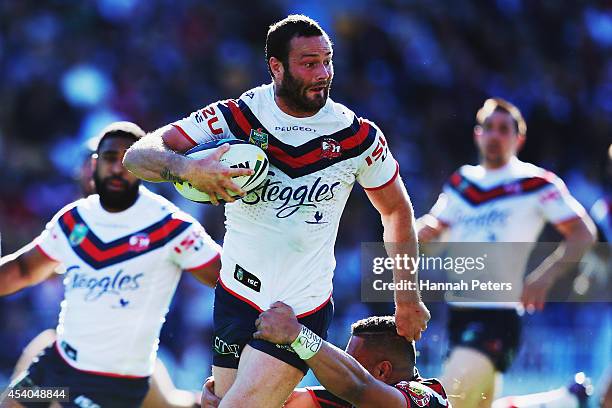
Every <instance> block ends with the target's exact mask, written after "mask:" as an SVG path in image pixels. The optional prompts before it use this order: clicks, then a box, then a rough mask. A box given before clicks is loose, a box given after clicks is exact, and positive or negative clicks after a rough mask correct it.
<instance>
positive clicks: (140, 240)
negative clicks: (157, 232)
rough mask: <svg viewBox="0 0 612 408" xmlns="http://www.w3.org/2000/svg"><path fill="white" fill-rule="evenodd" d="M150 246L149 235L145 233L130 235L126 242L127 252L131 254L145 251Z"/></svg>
mask: <svg viewBox="0 0 612 408" xmlns="http://www.w3.org/2000/svg"><path fill="white" fill-rule="evenodd" d="M150 244H151V239H150V238H149V234H145V233H140V234H135V235H132V236H131V237H130V240H129V242H128V245H129V250H130V251H132V252H141V251H146V250H147V248H149V245H150Z"/></svg>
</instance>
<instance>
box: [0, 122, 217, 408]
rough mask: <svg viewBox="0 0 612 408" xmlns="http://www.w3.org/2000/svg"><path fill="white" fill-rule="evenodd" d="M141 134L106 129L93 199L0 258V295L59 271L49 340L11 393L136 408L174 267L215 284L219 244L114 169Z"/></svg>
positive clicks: (121, 126)
mask: <svg viewBox="0 0 612 408" xmlns="http://www.w3.org/2000/svg"><path fill="white" fill-rule="evenodd" d="M142 136H144V132H143V131H142V130H141V129H140V128H139V127H138V126H136V125H134V124H132V123H128V122H117V123H114V124H112V125H110V126H109V127H107V128H106V129H104V130H103V131H102V137H101V139H100V142H99V145H98V149H97V152H96V153H97V157H96V158H95V159H94V160H93V165H94V166H95V170H94V181H95V184H96V190H97V191H98V193H99V194H96V195H90V196H89V197H87V198H84V199H80V200H78V201H76V202H74V203H72V204H69V205H68V206H66V207H64V208H63V209H62V210H60V211H59V212H58V213H57V215H56V216H55V217H54V218H53V219H52V221H51V222H50V223H49V224H47V228H46V229H45V231H44V232H43V233H42V234H41V235H40V236H39V237H37V238H36V239H35V240H34V241H32V242H31V243H30V244H28V245H26V246H25V247H23V248H22V249H20V250H19V251H17V252H15V253H14V254H11V255H7V256H5V257H3V258H2V259H1V261H0V295H7V294H10V293H14V292H16V291H18V290H20V289H22V288H24V287H27V286H31V285H35V284H37V283H39V282H41V281H43V280H45V279H46V278H48V277H49V276H50V275H52V274H53V273H54V271H55V270H56V269H57V268H58V267H60V266H61V267H62V268H64V269H65V271H66V276H65V278H64V285H65V288H66V294H65V300H64V301H63V302H62V311H61V313H60V318H59V324H58V327H57V340H56V342H55V343H54V345H53V346H51V347H49V348H47V349H46V350H45V352H44V354H43V355H41V356H40V357H39V358H38V361H35V362H34V363H33V364H32V365H31V366H30V368H29V369H28V370H27V371H25V372H24V373H23V374H22V375H21V376H19V377H17V379H16V380H15V381H13V383H12V384H11V387H12V388H20V387H32V386H40V387H60V386H61V387H69V388H70V402H69V403H63V405H64V406H75V405H78V404H81V405H83V404H85V403H86V402H89V403H90V404H97V406H112V407H124V406H125V407H133V406H139V405H140V403H141V402H142V399H143V398H144V396H145V394H146V392H147V389H148V377H149V375H150V374H151V373H152V371H153V366H154V363H155V356H156V352H157V345H158V342H159V340H158V336H159V331H160V329H161V325H162V323H163V318H164V316H165V314H166V312H167V310H168V306H169V303H170V299H171V297H172V294H173V293H174V290H175V289H176V285H177V283H178V280H179V278H180V272H181V270H188V271H190V272H192V273H193V274H194V276H196V277H197V278H198V279H200V280H201V281H203V282H204V283H206V284H208V285H209V286H214V284H215V281H216V277H217V276H218V271H219V269H220V256H219V252H220V248H219V247H218V245H216V244H215V243H214V242H213V241H212V240H211V239H210V237H209V236H208V235H207V234H206V232H205V231H204V229H203V228H202V226H201V225H200V224H199V223H198V222H197V221H195V220H194V219H193V218H191V217H190V216H188V215H187V214H185V213H183V212H181V211H180V210H179V209H178V208H176V207H175V206H174V205H173V204H172V203H170V202H169V201H167V200H165V199H164V198H163V197H161V196H158V195H156V194H153V193H151V192H150V191H148V190H146V189H145V188H144V187H142V186H140V181H139V180H138V179H137V178H136V177H134V176H133V175H131V174H130V173H129V172H128V171H127V170H126V169H125V168H124V167H123V165H122V159H123V155H124V153H125V151H126V150H127V149H128V148H129V146H130V145H132V144H133V143H134V142H135V141H136V140H138V139H139V138H140V137H142ZM91 406H94V405H91Z"/></svg>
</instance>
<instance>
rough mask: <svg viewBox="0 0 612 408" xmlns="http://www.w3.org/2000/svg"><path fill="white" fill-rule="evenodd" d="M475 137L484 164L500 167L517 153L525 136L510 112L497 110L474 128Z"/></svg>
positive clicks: (490, 166)
mask: <svg viewBox="0 0 612 408" xmlns="http://www.w3.org/2000/svg"><path fill="white" fill-rule="evenodd" d="M474 139H475V141H476V145H477V146H478V150H479V151H480V156H481V158H482V160H483V161H484V164H485V165H486V166H487V167H489V168H498V167H501V166H503V165H505V164H506V163H508V161H509V160H510V159H511V158H512V157H513V156H515V155H516V153H517V152H518V150H519V149H520V147H521V146H522V144H523V142H524V140H525V138H524V136H522V135H519V134H518V133H517V131H516V127H515V125H514V120H513V119H512V116H511V115H510V114H509V113H506V112H499V111H495V112H493V113H492V114H491V115H489V116H488V117H487V118H486V119H485V121H484V123H483V125H482V126H477V127H476V128H475V129H474Z"/></svg>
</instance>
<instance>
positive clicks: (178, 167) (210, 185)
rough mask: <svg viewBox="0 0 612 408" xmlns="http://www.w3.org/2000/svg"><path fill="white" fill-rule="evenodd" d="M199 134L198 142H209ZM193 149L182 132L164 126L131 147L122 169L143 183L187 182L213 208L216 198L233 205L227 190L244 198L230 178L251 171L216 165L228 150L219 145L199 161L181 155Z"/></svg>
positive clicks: (193, 142) (250, 171)
mask: <svg viewBox="0 0 612 408" xmlns="http://www.w3.org/2000/svg"><path fill="white" fill-rule="evenodd" d="M185 120H189V119H185ZM193 129H194V130H192V132H198V130H197V129H198V128H197V127H193ZM199 132H201V134H200V138H199V139H201V140H203V141H210V139H209V140H206V137H207V136H208V135H207V134H206V133H205V132H203V131H201V130H199ZM192 134H193V133H192ZM194 137H195V136H194ZM195 145H196V142H195V141H194V140H193V139H192V138H188V137H187V136H186V134H185V133H184V131H183V132H181V128H180V127H178V126H176V125H174V124H172V125H166V126H164V127H162V128H160V129H158V130H156V131H154V132H153V133H149V134H147V135H146V136H145V137H143V138H142V139H141V140H139V141H137V142H136V143H134V144H133V145H132V146H131V147H130V148H129V149H128V150H127V152H126V153H125V156H124V158H123V165H124V166H125V167H126V168H127V169H128V170H129V171H131V172H132V173H134V174H135V175H136V176H138V177H139V178H141V179H143V180H147V181H153V182H163V181H169V182H183V181H187V182H189V183H191V185H192V186H193V187H195V188H196V189H198V190H200V191H202V192H204V193H207V194H208V195H210V197H211V201H212V203H213V204H215V205H216V204H218V201H217V199H216V196H217V194H218V195H219V196H220V197H221V198H222V199H223V200H225V201H226V202H233V201H235V200H234V199H233V198H232V197H231V196H230V195H229V194H228V192H227V190H232V191H237V192H238V193H240V194H241V195H244V191H242V190H241V189H240V188H239V187H238V186H237V185H236V184H235V183H234V182H233V181H232V179H231V178H232V177H235V176H244V175H250V174H252V170H250V169H231V168H229V167H227V166H224V165H222V164H221V163H220V162H219V160H220V159H221V156H223V154H224V153H225V152H227V151H228V150H229V149H230V146H229V145H227V144H225V145H222V146H220V147H218V148H217V149H216V150H215V151H214V152H213V153H211V154H210V155H209V156H207V157H205V158H203V159H199V160H194V159H190V158H188V157H185V156H183V155H182V154H180V153H184V152H186V151H187V150H189V149H190V148H191V147H193V146H195Z"/></svg>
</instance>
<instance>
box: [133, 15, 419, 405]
mask: <svg viewBox="0 0 612 408" xmlns="http://www.w3.org/2000/svg"><path fill="white" fill-rule="evenodd" d="M266 60H267V63H268V68H269V72H270V75H271V76H272V83H270V84H268V85H263V86H260V87H257V88H254V89H252V90H249V91H247V92H245V93H244V94H242V96H240V98H238V99H229V100H225V101H221V102H215V103H212V104H210V105H208V106H207V107H205V108H203V109H200V110H198V111H196V112H193V113H192V114H191V116H189V117H188V118H185V119H183V120H179V121H178V122H175V123H173V124H171V125H168V126H165V127H163V128H161V129H159V130H157V131H156V132H154V133H152V134H150V135H147V137H145V138H143V139H142V140H141V141H139V142H138V143H136V144H135V145H134V146H133V147H132V148H131V149H130V150H129V151H128V152H127V154H126V156H125V159H124V163H125V165H126V167H128V168H129V169H130V170H131V171H133V172H134V173H135V174H136V175H138V176H139V177H141V178H143V179H146V180H149V181H175V180H181V181H185V180H186V181H189V182H190V183H191V184H192V185H193V186H194V187H195V188H197V189H199V190H200V191H203V192H206V193H208V194H210V195H211V197H214V196H215V194H218V195H219V197H220V198H221V199H223V200H225V201H226V202H228V203H230V204H228V205H226V207H225V215H226V220H227V221H226V226H227V231H226V235H225V240H224V251H223V260H222V265H223V266H222V270H221V277H220V280H219V285H218V286H217V289H216V291H215V309H214V325H215V329H214V330H215V334H214V335H215V339H214V342H215V347H214V356H213V363H214V365H213V373H214V376H215V379H216V381H215V393H217V395H219V396H223V397H224V398H223V402H222V406H229V407H236V406H252V407H274V406H276V407H278V406H280V405H282V403H283V402H284V401H285V400H286V399H287V397H288V396H289V394H290V393H291V391H292V390H293V389H294V388H295V386H296V385H297V384H298V383H299V381H300V380H301V378H302V377H303V376H304V374H305V373H306V372H307V370H308V367H307V365H306V364H305V363H304V362H303V361H302V360H301V359H300V358H299V357H298V356H297V355H296V354H295V353H292V352H291V351H290V350H286V349H284V348H279V347H277V346H276V345H274V344H271V343H269V342H266V341H263V340H260V339H253V338H252V333H253V332H254V331H255V326H254V322H255V320H256V319H257V317H258V315H259V313H260V312H262V311H263V310H266V309H267V308H268V307H269V306H270V304H271V303H272V302H274V301H277V300H281V301H284V302H286V303H287V304H289V305H290V306H291V307H293V309H294V310H295V312H296V314H297V317H298V318H299V319H300V322H301V323H302V324H304V325H306V326H307V327H309V328H310V329H311V330H313V332H315V333H317V334H318V335H319V336H321V337H323V338H325V337H326V333H327V328H328V326H329V323H330V320H331V317H332V314H333V304H332V301H331V294H332V276H333V271H334V268H335V259H334V242H335V238H336V234H337V231H338V224H339V221H340V217H341V215H342V211H343V209H344V206H345V204H346V201H347V199H348V196H349V193H350V191H351V189H352V187H353V184H354V183H355V181H357V182H359V183H360V184H361V185H362V186H363V187H364V188H365V189H366V192H367V195H368V198H369V199H370V201H371V202H372V204H373V205H374V207H376V209H377V210H378V211H379V213H380V214H381V219H382V223H383V225H384V230H385V232H384V241H386V242H399V243H404V244H406V246H407V247H409V250H408V251H407V252H409V253H408V256H411V257H415V256H416V253H417V250H416V244H417V243H416V234H415V232H414V227H413V214H412V207H411V204H410V201H409V198H408V194H407V193H406V190H405V187H404V185H403V183H402V181H401V178H400V177H399V176H398V174H399V167H398V165H397V162H396V161H395V160H394V159H393V156H392V155H391V153H390V152H389V148H388V145H387V142H386V140H385V138H384V136H383V134H382V132H381V131H380V129H378V128H377V127H376V126H375V125H374V124H373V123H372V122H370V121H368V120H366V119H363V118H360V117H358V116H357V115H355V114H354V113H353V112H351V111H350V110H349V109H347V108H346V107H345V106H343V105H341V104H339V103H336V102H334V101H332V100H331V99H330V98H329V97H328V96H329V89H330V86H331V82H332V79H333V74H334V71H333V64H332V44H331V41H330V40H329V37H328V36H327V34H326V33H325V32H324V31H323V30H322V29H321V27H319V25H318V24H317V23H316V22H315V21H313V20H311V19H310V18H308V17H305V16H297V15H293V16H289V17H287V18H286V19H284V20H282V21H280V22H278V23H276V24H274V25H272V26H271V27H270V29H269V31H268V35H267V39H266ZM222 138H238V139H241V140H245V141H249V142H250V143H253V144H256V145H258V146H260V147H261V148H262V149H264V150H265V151H266V152H267V155H268V158H269V160H270V171H269V173H268V177H267V179H266V180H265V181H264V183H263V184H262V185H261V187H260V188H258V189H257V190H255V191H253V192H251V193H250V194H249V195H248V196H246V197H244V198H243V199H242V200H240V201H237V202H233V201H234V200H233V199H232V198H231V197H230V196H229V195H228V193H227V191H226V189H230V190H233V191H240V190H239V189H238V187H237V186H236V185H235V184H234V183H233V182H232V181H231V178H230V177H231V176H235V175H241V174H250V173H249V172H248V171H247V170H246V169H242V170H240V169H232V170H230V169H227V168H225V167H223V166H222V165H221V164H220V163H219V160H218V159H219V157H221V155H222V154H223V153H224V152H225V151H227V149H228V148H229V147H228V146H222V147H220V148H219V149H218V150H217V152H216V153H215V154H213V155H211V156H209V157H208V158H205V159H202V160H193V159H189V158H186V157H184V156H183V155H181V154H177V152H178V153H181V152H185V151H186V150H188V149H189V148H191V147H193V146H195V145H196V144H198V143H203V142H208V141H210V140H214V139H222ZM411 272H413V271H409V270H402V271H396V276H395V278H396V279H402V280H415V279H416V274H411ZM428 320H429V312H428V310H427V308H426V307H425V305H424V304H423V303H422V302H421V301H420V297H419V294H418V292H417V291H403V292H396V322H397V327H398V333H399V334H400V335H403V336H405V337H406V338H408V339H410V340H412V339H418V338H419V337H420V333H421V331H422V330H424V329H425V328H426V325H427V321H428ZM232 384H233V385H232Z"/></svg>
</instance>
